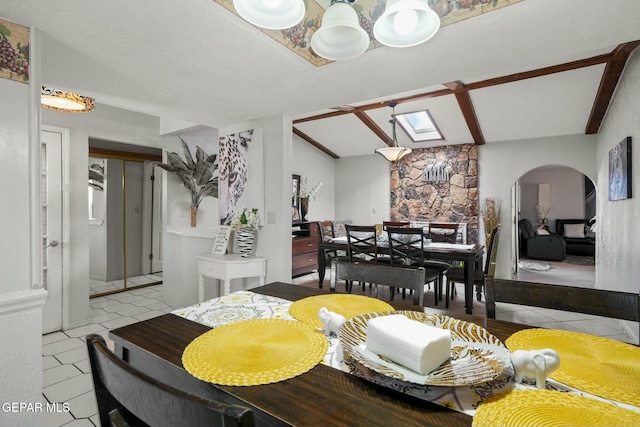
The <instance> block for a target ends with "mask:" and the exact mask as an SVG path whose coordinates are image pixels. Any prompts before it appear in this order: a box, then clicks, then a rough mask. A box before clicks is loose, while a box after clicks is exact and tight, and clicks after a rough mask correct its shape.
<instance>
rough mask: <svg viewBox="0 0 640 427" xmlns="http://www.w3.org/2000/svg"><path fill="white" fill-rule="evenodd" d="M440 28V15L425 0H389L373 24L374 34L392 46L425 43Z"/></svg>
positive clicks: (381, 41) (383, 42)
mask: <svg viewBox="0 0 640 427" xmlns="http://www.w3.org/2000/svg"><path fill="white" fill-rule="evenodd" d="M439 29H440V17H439V16H438V14H437V13H436V12H434V11H433V10H432V9H431V8H430V7H429V5H428V4H427V2H426V1H424V0H387V7H386V8H385V11H384V13H383V14H382V15H381V16H380V18H378V20H377V21H376V23H375V24H374V25H373V35H374V36H375V38H376V40H378V41H379V42H380V43H382V44H384V45H387V46H391V47H410V46H416V45H418V44H420V43H424V42H426V41H427V40H429V39H430V38H431V37H433V36H434V35H435V34H436V33H437V32H438V30H439Z"/></svg>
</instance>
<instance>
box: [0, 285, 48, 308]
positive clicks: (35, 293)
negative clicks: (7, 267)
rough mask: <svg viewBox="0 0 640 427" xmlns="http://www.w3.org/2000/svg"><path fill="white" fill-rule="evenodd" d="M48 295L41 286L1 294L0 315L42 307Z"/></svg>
mask: <svg viewBox="0 0 640 427" xmlns="http://www.w3.org/2000/svg"><path fill="white" fill-rule="evenodd" d="M48 295H49V293H48V292H47V291H46V290H45V289H43V288H39V289H30V290H26V291H18V292H11V293H8V294H1V295H0V315H2V314H8V313H13V312H16V311H25V310H30V309H33V308H37V307H42V306H43V305H44V302H45V301H46V299H47V296H48Z"/></svg>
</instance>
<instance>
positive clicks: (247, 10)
mask: <svg viewBox="0 0 640 427" xmlns="http://www.w3.org/2000/svg"><path fill="white" fill-rule="evenodd" d="M233 7H235V8H236V11H237V12H238V15H240V16H241V17H242V18H243V19H244V20H245V21H248V22H250V23H251V24H253V25H255V26H257V27H262V28H266V29H269V30H284V29H285V28H290V27H293V26H294V25H297V24H299V23H300V21H302V18H303V17H304V12H305V9H304V0H233Z"/></svg>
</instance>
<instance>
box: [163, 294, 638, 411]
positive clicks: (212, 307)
mask: <svg viewBox="0 0 640 427" xmlns="http://www.w3.org/2000/svg"><path fill="white" fill-rule="evenodd" d="M291 304H292V302H291V301H288V300H285V299H282V298H277V297H271V296H267V295H262V294H256V293H253V292H251V291H239V292H234V293H231V294H229V295H225V296H222V297H218V298H214V299H211V300H209V301H205V302H203V303H200V304H195V305H192V306H189V307H184V308H181V309H177V310H174V311H172V313H173V314H175V315H178V316H181V317H184V318H186V319H188V320H191V321H194V322H196V323H200V324H203V325H206V326H210V327H212V328H215V327H217V326H220V325H223V324H227V323H233V322H237V321H240V320H246V319H258V318H272V317H273V318H281V319H291V320H295V318H294V317H293V316H291V314H290V313H289V310H288V309H289V306H290V305H291ZM322 363H323V364H324V365H327V366H330V367H332V368H335V369H339V370H342V371H344V372H347V373H352V374H354V375H356V376H361V377H366V378H367V379H368V380H369V381H371V382H373V383H377V384H380V385H383V386H385V387H387V388H392V389H395V390H398V391H400V392H402V393H404V394H407V395H410V396H414V397H417V398H419V399H421V400H426V401H429V402H433V403H436V404H438V405H441V406H444V407H447V408H450V409H453V410H455V411H458V412H462V413H465V414H467V415H470V416H473V415H474V414H475V412H476V409H477V408H478V406H479V405H480V404H481V403H482V402H484V401H485V400H487V399H489V398H490V397H492V396H494V395H496V394H499V393H504V392H509V391H512V390H517V391H527V390H533V391H535V390H537V389H536V388H535V385H533V384H516V383H515V380H514V373H513V368H510V369H507V370H506V371H505V373H504V374H503V375H501V376H500V377H498V378H496V379H495V380H493V381H490V382H487V383H483V384H478V385H474V386H469V387H438V386H424V385H418V384H412V383H406V382H403V381H398V380H395V379H391V380H390V379H389V378H387V377H384V376H383V375H381V374H377V373H375V372H373V371H370V370H368V368H366V367H364V366H362V365H360V364H359V363H356V362H354V361H353V360H352V359H351V358H350V357H348V355H346V357H344V360H343V354H342V348H341V346H340V343H339V340H338V338H336V337H330V338H328V349H327V352H326V354H325V356H324V359H323V361H322ZM547 389H549V390H555V391H560V392H569V393H574V394H579V395H585V396H588V397H589V398H595V399H599V398H598V397H597V396H592V395H590V394H589V393H584V392H581V391H580V390H577V389H574V388H571V387H568V386H566V385H564V384H562V383H559V382H557V381H554V380H552V379H548V380H547ZM600 400H603V399H600ZM613 403H614V404H616V405H618V406H622V407H625V408H627V409H632V410H635V411H637V412H640V408H637V407H634V406H630V405H625V404H618V403H617V402H613Z"/></svg>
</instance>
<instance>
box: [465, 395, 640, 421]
mask: <svg viewBox="0 0 640 427" xmlns="http://www.w3.org/2000/svg"><path fill="white" fill-rule="evenodd" d="M471 425H472V426H473V427H494V426H503V427H521V426H527V427H539V426H545V427H555V426H558V427H560V426H562V427H566V426H576V427H577V426H598V427H602V426H618V427H626V426H629V427H632V426H639V425H640V413H638V412H634V411H631V410H629V409H625V408H621V407H619V406H615V405H613V404H611V403H607V402H602V401H599V400H596V399H592V398H589V397H584V396H579V395H576V394H570V393H561V392H558V391H549V390H527V391H510V392H508V393H503V394H497V395H495V396H492V397H490V398H489V399H487V400H486V401H484V402H483V403H482V404H480V406H478V409H477V410H476V413H475V415H474V416H473V422H472V424H471Z"/></svg>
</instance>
